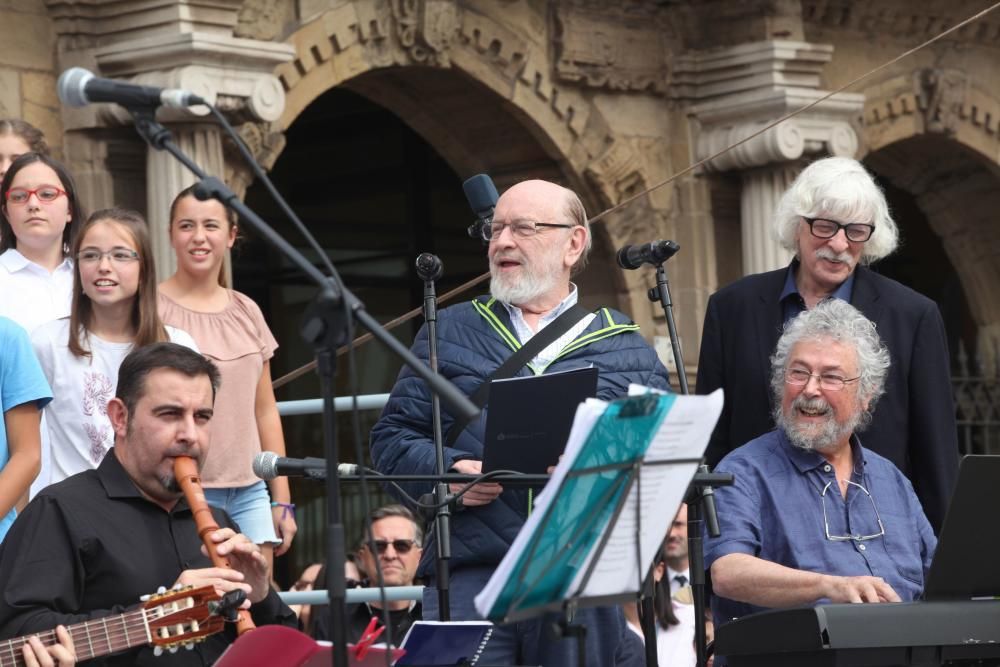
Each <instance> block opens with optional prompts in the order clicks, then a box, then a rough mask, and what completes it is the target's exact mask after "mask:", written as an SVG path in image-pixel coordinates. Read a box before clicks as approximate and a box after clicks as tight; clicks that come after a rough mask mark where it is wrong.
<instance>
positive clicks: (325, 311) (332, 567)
mask: <svg viewBox="0 0 1000 667" xmlns="http://www.w3.org/2000/svg"><path fill="white" fill-rule="evenodd" d="M128 111H129V112H130V113H131V114H132V116H133V117H134V118H135V127H136V130H137V131H138V132H139V134H140V136H142V138H143V139H145V140H146V142H147V143H148V144H149V145H150V146H152V147H153V148H155V149H157V150H165V151H167V152H168V153H170V154H171V155H172V156H173V157H174V158H176V159H177V161H178V162H180V163H181V164H183V165H184V166H185V167H186V168H187V169H188V170H190V171H191V172H192V173H193V174H194V175H195V176H197V177H198V178H199V179H200V183H199V184H198V189H197V190H196V196H197V197H198V198H199V199H208V198H215V199H218V200H219V201H220V202H222V203H223V204H224V205H225V206H227V207H228V208H230V209H232V210H234V211H236V213H237V214H238V215H239V216H240V219H241V220H243V221H244V222H246V223H247V224H249V225H250V226H251V227H252V228H253V229H254V230H256V231H257V233H258V234H260V235H261V236H263V237H264V238H265V239H266V240H267V241H268V243H270V244H271V245H272V246H273V247H275V248H277V249H278V250H280V251H281V253H282V254H284V255H285V257H287V258H288V259H289V260H290V261H291V262H292V263H293V264H294V265H295V266H296V267H298V268H299V269H300V270H301V271H302V272H303V273H305V274H306V275H307V276H309V277H310V278H311V279H312V280H313V281H314V282H315V283H316V284H317V285H318V286H319V288H320V292H319V295H318V296H317V297H316V300H315V301H314V302H313V303H312V304H311V306H310V307H309V309H308V310H307V312H306V317H305V318H304V323H303V325H302V336H303V337H304V338H305V339H306V340H307V341H309V342H310V343H312V344H313V346H314V348H315V350H316V361H317V368H318V371H319V374H320V379H321V389H322V392H321V394H322V400H323V445H324V453H325V455H326V462H327V570H328V571H329V572H343V571H344V561H345V560H346V543H345V540H344V525H343V521H342V518H341V513H340V486H339V484H338V479H337V461H338V460H340V457H339V456H338V450H337V440H336V424H335V418H336V414H335V411H334V403H333V399H334V380H335V377H336V370H337V348H338V347H339V346H340V345H342V344H345V343H347V339H348V329H349V326H348V325H349V318H352V317H353V318H354V319H355V320H357V321H358V322H360V323H361V324H363V325H364V326H365V328H367V329H368V330H369V331H370V332H371V333H372V335H373V336H374V337H375V338H377V339H378V340H379V341H380V342H381V343H382V344H383V345H385V346H386V347H388V348H389V349H390V350H391V351H392V352H394V353H395V354H396V355H397V356H399V357H400V358H401V359H402V360H403V362H404V363H406V364H407V365H408V366H410V367H411V368H412V369H413V371H414V373H416V374H417V375H418V376H420V377H421V378H423V379H424V380H425V381H426V382H427V383H428V384H429V385H430V387H431V391H432V392H433V393H434V394H436V395H440V396H441V397H442V399H443V400H444V401H445V403H447V404H448V406H449V409H450V410H452V411H453V413H454V414H456V415H467V416H468V417H469V418H470V419H471V418H474V417H475V415H477V414H478V413H479V409H478V408H476V406H475V405H473V403H472V402H471V401H469V399H468V398H466V396H465V395H464V394H462V393H461V392H460V391H459V390H458V389H457V388H456V387H455V386H454V385H452V384H451V383H450V382H447V381H446V380H444V379H443V378H441V377H440V376H439V375H437V374H436V373H432V372H431V371H430V369H429V368H427V366H425V365H424V364H423V363H421V362H420V360H419V359H417V358H416V357H415V356H414V355H413V354H412V353H411V352H410V351H409V350H408V349H407V348H406V347H405V346H404V345H403V344H402V343H400V342H399V341H398V340H396V338H395V337H393V336H392V335H391V334H389V333H388V332H387V331H386V330H385V329H384V328H383V327H382V326H381V325H380V324H379V323H378V321H377V320H376V319H375V318H374V317H372V316H371V315H370V314H369V313H367V312H366V311H365V309H364V304H363V303H361V301H360V300H359V299H358V298H357V297H356V296H354V295H353V294H352V293H351V292H350V291H349V290H348V289H346V288H345V287H344V286H343V284H342V282H341V281H340V277H339V276H338V275H337V274H336V271H334V272H333V275H330V276H327V275H324V274H323V272H321V271H320V270H319V269H317V268H316V267H315V266H313V264H312V262H310V261H309V260H308V259H307V258H306V257H305V256H304V255H303V254H302V253H301V252H299V251H298V250H297V249H296V248H295V247H294V246H292V245H291V244H290V243H288V241H286V240H285V239H284V238H282V237H281V235H280V234H278V233H277V232H276V231H274V229H272V228H271V227H270V226H269V225H268V224H267V223H266V222H264V220H263V219H262V218H261V217H260V216H258V215H257V214H256V213H255V212H254V211H253V210H252V209H250V208H249V207H248V206H246V205H245V204H244V203H243V202H241V201H240V199H239V198H238V197H237V196H236V194H235V193H234V192H233V191H232V190H230V189H229V188H228V187H227V186H226V184H225V183H223V182H222V181H221V180H219V179H218V178H215V177H209V176H208V175H207V174H206V173H205V171H204V170H203V169H201V167H199V166H198V164H197V163H195V162H194V161H193V160H192V159H191V158H190V157H188V156H187V155H186V154H185V153H184V152H183V151H182V150H181V149H180V148H179V147H178V146H177V145H176V144H175V143H174V141H173V136H172V135H171V133H170V130H168V129H167V128H165V127H164V126H163V125H161V124H160V123H158V122H157V121H156V108H155V107H153V106H135V107H128ZM328 579H329V585H328V590H329V595H330V621H331V631H332V635H333V650H332V656H333V664H334V665H336V666H337V667H347V666H348V664H349V663H348V659H347V609H346V600H347V591H346V586H345V583H344V578H343V577H337V576H333V577H329V578H328Z"/></svg>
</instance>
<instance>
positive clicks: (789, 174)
mask: <svg viewBox="0 0 1000 667" xmlns="http://www.w3.org/2000/svg"><path fill="white" fill-rule="evenodd" d="M796 173H797V171H796V169H795V168H794V167H793V166H792V165H791V163H778V164H775V165H768V166H765V167H758V168H756V169H747V170H746V171H744V172H743V190H742V192H741V193H740V238H741V240H742V241H743V273H744V274H750V273H760V272H762V271H769V270H771V269H777V268H780V267H782V266H786V265H787V264H788V262H789V261H790V260H791V258H792V253H790V252H788V251H787V250H785V249H784V248H782V247H781V246H780V245H779V244H777V243H775V241H774V234H773V232H772V225H771V219H772V216H773V214H774V209H775V207H776V206H777V204H778V200H779V199H781V195H782V194H784V192H785V190H787V189H788V186H789V185H791V183H792V181H794V180H795V176H796Z"/></svg>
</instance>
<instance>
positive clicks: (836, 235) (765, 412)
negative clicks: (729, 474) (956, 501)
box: [697, 157, 958, 529]
mask: <svg viewBox="0 0 1000 667" xmlns="http://www.w3.org/2000/svg"><path fill="white" fill-rule="evenodd" d="M773 223H774V228H773V232H774V235H775V236H776V237H777V239H778V240H779V241H780V243H781V245H782V246H783V247H784V248H785V249H786V250H788V251H790V252H791V253H793V254H794V255H795V257H794V259H793V260H792V261H791V263H790V264H789V265H788V266H787V267H785V268H782V269H778V270H776V271H768V272H766V273H757V274H754V275H749V276H746V277H744V278H741V279H740V280H737V281H736V282H734V283H732V284H731V285H727V286H726V287H724V288H722V289H720V290H719V291H718V292H716V293H715V294H713V295H712V297H711V298H710V299H709V301H708V309H707V311H706V313H705V326H704V329H703V333H702V339H701V354H700V357H699V359H698V386H697V393H699V394H708V393H711V392H712V391H714V390H715V389H718V388H720V387H721V388H722V389H724V390H725V393H726V404H725V406H724V407H723V410H722V415H721V416H720V417H719V422H718V424H717V425H716V427H715V431H714V433H713V434H712V439H711V442H710V443H709V447H708V450H707V451H706V452H705V457H706V458H707V459H708V463H709V464H710V465H712V466H714V465H715V464H716V463H718V462H719V460H720V459H721V458H722V457H723V456H725V455H726V454H727V453H728V452H730V451H732V450H734V449H736V448H737V447H739V446H740V445H742V444H743V443H745V442H749V441H750V440H753V439H754V438H756V437H757V436H759V435H763V434H764V433H766V432H767V431H769V430H771V429H772V428H774V425H775V424H774V421H773V420H772V414H773V411H774V407H775V405H774V404H773V403H770V404H769V402H768V398H769V393H770V392H768V391H767V383H768V366H767V357H768V355H769V354H771V351H772V350H773V349H774V345H775V343H777V342H778V336H780V335H781V328H782V326H783V325H784V324H787V323H788V321H789V320H791V319H792V318H794V317H795V316H796V315H798V314H799V313H801V312H802V311H804V310H808V309H810V308H813V307H815V306H816V304H817V303H819V302H821V301H824V300H826V299H841V300H842V301H846V302H847V303H849V304H851V305H852V306H854V307H855V308H857V309H858V310H860V311H861V312H862V313H863V314H864V315H865V317H867V318H868V319H870V320H871V321H872V322H874V323H875V324H876V326H877V327H878V332H879V336H880V337H881V339H882V342H883V343H885V345H886V347H888V348H889V353H890V354H891V355H892V369H891V370H890V372H889V375H888V377H887V378H886V380H885V389H886V397H885V400H883V401H882V404H881V405H880V407H879V411H878V414H877V415H876V416H875V419H874V421H873V422H872V424H871V428H870V430H869V438H868V443H869V447H870V448H871V449H872V450H874V451H876V452H878V453H879V454H881V455H882V456H884V457H886V458H887V459H889V460H890V461H892V462H893V463H895V464H896V465H897V466H898V467H899V469H900V470H901V471H902V472H903V474H904V475H906V476H907V477H908V478H909V479H910V480H911V481H912V482H913V487H914V489H915V490H916V492H917V496H918V497H919V498H920V503H921V505H922V506H923V508H924V511H925V512H926V513H927V517H928V519H930V522H931V525H932V526H933V527H934V528H935V529H938V528H940V526H941V522H942V521H944V513H945V510H946V509H947V507H948V501H949V500H950V498H951V491H952V488H953V487H954V485H955V480H956V479H957V477H958V428H957V426H956V425H955V406H954V399H953V398H952V393H951V372H950V370H949V368H948V358H949V353H948V342H947V339H946V337H945V329H944V322H943V321H942V319H941V313H940V312H939V311H938V307H937V304H936V303H935V302H934V301H932V300H930V299H928V298H927V297H926V296H924V295H922V294H918V293H917V292H915V291H913V290H912V289H910V288H908V287H905V286H904V285H901V284H900V283H898V282H896V281H895V280H892V279H890V278H887V277H885V276H882V275H879V274H878V273H876V272H875V271H874V270H872V269H870V268H869V267H868V265H869V264H871V263H873V262H876V261H878V260H880V259H882V258H884V257H887V256H888V255H890V254H892V252H893V251H894V250H895V249H896V247H897V246H898V244H899V230H898V229H897V227H896V223H895V222H894V221H893V219H892V216H891V215H890V212H889V206H888V204H887V203H886V199H885V195H884V194H883V193H882V190H881V189H880V188H879V186H878V184H877V183H876V182H875V180H874V178H872V176H871V174H869V173H868V172H867V171H866V170H865V168H864V166H862V165H861V163H859V162H858V161H856V160H852V159H849V158H842V157H832V158H825V159H822V160H817V161H815V162H813V163H812V164H810V165H809V166H808V167H806V168H805V169H803V170H802V173H801V174H799V176H798V178H796V179H795V181H794V182H793V183H792V184H791V186H789V188H788V190H787V191H786V192H785V194H784V195H782V197H781V200H780V201H779V202H778V205H777V207H776V210H775V212H774V220H773Z"/></svg>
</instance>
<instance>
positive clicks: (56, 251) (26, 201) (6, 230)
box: [0, 153, 83, 333]
mask: <svg viewBox="0 0 1000 667" xmlns="http://www.w3.org/2000/svg"><path fill="white" fill-rule="evenodd" d="M82 221H83V210H82V208H81V207H80V202H79V200H78V199H77V196H76V187H75V186H74V184H73V179H72V177H71V176H70V175H69V172H68V171H67V170H66V167H64V166H63V165H61V164H60V163H59V162H56V161H55V160H53V159H52V158H50V157H46V156H44V155H41V154H39V153H25V154H24V155H21V156H20V157H18V158H17V159H16V160H14V161H13V163H11V165H10V168H9V169H7V172H6V173H5V174H4V177H3V181H2V182H0V252H2V254H0V315H3V316H5V317H9V318H10V319H12V320H14V321H15V322H17V323H18V324H20V325H21V326H22V327H24V329H26V330H27V331H28V332H29V333H30V332H31V331H32V330H33V329H34V328H35V327H37V326H38V325H39V324H41V323H43V322H48V321H49V320H52V319H55V318H57V317H64V316H66V315H69V306H70V297H71V294H72V287H73V262H72V260H71V259H70V257H69V256H68V254H67V253H68V252H69V246H70V242H71V241H72V235H73V228H74V226H75V225H78V224H80V222H82Z"/></svg>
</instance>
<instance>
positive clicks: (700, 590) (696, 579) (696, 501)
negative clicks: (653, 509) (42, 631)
mask: <svg viewBox="0 0 1000 667" xmlns="http://www.w3.org/2000/svg"><path fill="white" fill-rule="evenodd" d="M698 472H699V473H707V472H708V466H707V465H704V464H702V465H700V466H698ZM732 483H733V481H732V476H731V475H730V476H729V479H728V484H732ZM726 484H727V482H722V483H721V484H716V486H723V485H726ZM713 493H714V492H713V490H712V485H711V484H697V483H692V484H691V488H690V489H688V493H687V497H686V498H685V499H684V502H685V503H687V507H688V569H689V570H690V572H691V582H690V584H691V596H692V597H693V598H694V649H695V656H696V663H695V664H697V666H698V667H705V665H706V663H707V660H708V651H707V647H706V632H705V593H706V591H705V553H704V551H703V548H704V547H703V541H704V540H703V538H702V536H701V534H702V532H701V529H702V521H704V522H705V524H706V526H707V527H708V534H709V535H710V536H712V537H718V536H719V515H718V514H716V513H715V496H714V495H713ZM703 517H704V518H703Z"/></svg>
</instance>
